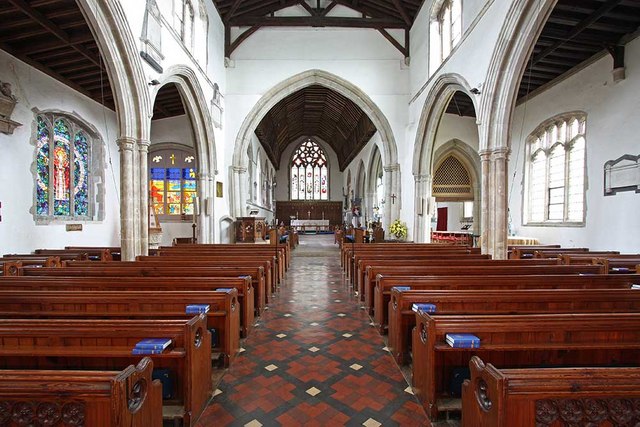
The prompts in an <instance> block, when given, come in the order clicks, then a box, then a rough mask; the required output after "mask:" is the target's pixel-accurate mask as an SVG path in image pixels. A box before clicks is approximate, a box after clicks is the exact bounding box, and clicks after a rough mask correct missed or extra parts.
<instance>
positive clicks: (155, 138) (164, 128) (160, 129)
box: [151, 115, 195, 147]
mask: <svg viewBox="0 0 640 427" xmlns="http://www.w3.org/2000/svg"><path fill="white" fill-rule="evenodd" d="M161 142H177V143H178V144H183V145H188V146H189V147H195V145H194V139H193V127H192V126H191V121H190V120H189V118H188V117H187V115H182V116H175V117H169V118H166V119H159V120H153V121H152V122H151V144H158V143H161Z"/></svg>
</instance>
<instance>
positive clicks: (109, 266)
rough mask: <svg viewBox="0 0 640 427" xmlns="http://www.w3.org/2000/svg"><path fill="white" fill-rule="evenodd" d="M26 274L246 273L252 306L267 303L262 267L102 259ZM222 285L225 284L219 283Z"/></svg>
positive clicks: (184, 277) (259, 309) (260, 307)
mask: <svg viewBox="0 0 640 427" xmlns="http://www.w3.org/2000/svg"><path fill="white" fill-rule="evenodd" d="M23 274H24V275H26V276H38V277H42V276H58V277H175V278H177V279H178V278H181V279H182V280H181V281H182V282H183V283H187V282H191V281H192V280H193V279H192V278H197V277H201V278H223V277H228V278H231V279H233V278H238V277H239V278H241V279H242V278H244V277H249V278H250V280H251V283H252V286H253V293H254V309H255V312H256V314H258V315H260V314H261V313H262V312H263V311H264V308H265V306H266V292H265V278H264V269H263V268H262V267H231V266H230V267H189V268H188V269H185V268H181V267H172V266H162V267H155V266H145V265H143V263H136V262H135V261H122V262H118V263H103V264H101V265H99V266H98V265H95V266H90V267H74V268H72V267H65V268H61V269H59V271H56V269H27V268H25V269H23ZM219 287H224V286H219Z"/></svg>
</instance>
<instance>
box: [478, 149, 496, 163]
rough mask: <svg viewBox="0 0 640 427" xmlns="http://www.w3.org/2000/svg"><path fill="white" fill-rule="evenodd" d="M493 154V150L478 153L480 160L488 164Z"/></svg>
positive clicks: (483, 150)
mask: <svg viewBox="0 0 640 427" xmlns="http://www.w3.org/2000/svg"><path fill="white" fill-rule="evenodd" d="M492 152H493V151H492V150H491V149H489V148H485V149H482V150H480V151H478V154H479V155H480V160H481V161H485V162H488V161H489V160H490V159H491V153H492Z"/></svg>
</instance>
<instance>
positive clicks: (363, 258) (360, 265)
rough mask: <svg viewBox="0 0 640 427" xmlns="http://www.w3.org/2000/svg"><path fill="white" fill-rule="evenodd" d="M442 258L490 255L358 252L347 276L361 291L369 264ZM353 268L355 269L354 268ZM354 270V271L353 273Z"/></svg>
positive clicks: (487, 258)
mask: <svg viewBox="0 0 640 427" xmlns="http://www.w3.org/2000/svg"><path fill="white" fill-rule="evenodd" d="M444 259H485V260H489V259H491V255H482V254H468V253H465V252H461V251H455V250H453V251H449V250H442V251H438V252H434V251H431V250H427V251H424V252H423V251H420V250H416V251H414V252H413V253H412V254H411V255H407V254H403V253H400V254H397V253H388V254H385V253H375V254H368V253H360V254H355V255H354V256H353V262H352V265H351V266H349V267H348V268H347V272H348V274H347V277H348V278H349V279H352V282H353V285H354V287H355V286H357V289H358V290H359V291H360V292H362V286H363V283H364V282H363V279H364V278H365V276H366V269H367V266H369V265H375V264H376V263H378V262H387V261H389V262H394V261H395V262H400V263H401V262H403V261H408V262H411V261H412V260H415V261H416V262H418V261H419V260H444ZM354 269H355V270H354ZM353 271H355V273H353Z"/></svg>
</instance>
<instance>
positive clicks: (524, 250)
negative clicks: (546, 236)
mask: <svg viewBox="0 0 640 427" xmlns="http://www.w3.org/2000/svg"><path fill="white" fill-rule="evenodd" d="M547 251H549V252H558V251H565V252H566V253H569V252H571V253H580V252H589V248H562V247H560V246H559V245H552V246H542V247H541V246H537V245H536V246H518V247H515V248H513V250H512V251H511V258H512V259H523V258H534V257H535V254H536V252H540V253H542V252H547Z"/></svg>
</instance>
